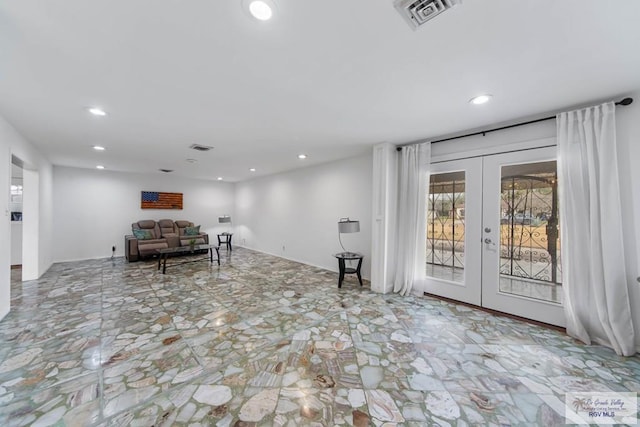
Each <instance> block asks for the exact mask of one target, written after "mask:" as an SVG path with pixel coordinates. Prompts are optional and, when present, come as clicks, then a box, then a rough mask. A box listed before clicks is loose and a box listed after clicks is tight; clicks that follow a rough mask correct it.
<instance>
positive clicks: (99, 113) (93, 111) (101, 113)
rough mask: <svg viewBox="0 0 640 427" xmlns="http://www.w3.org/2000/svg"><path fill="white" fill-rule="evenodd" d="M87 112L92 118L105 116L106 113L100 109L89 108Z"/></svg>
mask: <svg viewBox="0 0 640 427" xmlns="http://www.w3.org/2000/svg"><path fill="white" fill-rule="evenodd" d="M89 112H90V113H91V114H93V115H94V116H106V115H107V113H106V112H105V111H104V110H103V109H102V108H97V107H91V108H89Z"/></svg>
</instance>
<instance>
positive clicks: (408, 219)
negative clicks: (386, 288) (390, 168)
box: [393, 142, 431, 295]
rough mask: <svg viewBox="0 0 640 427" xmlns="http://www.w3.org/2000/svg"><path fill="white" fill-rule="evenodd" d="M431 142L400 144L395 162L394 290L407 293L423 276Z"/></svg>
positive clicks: (402, 293) (403, 293)
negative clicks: (401, 145)
mask: <svg viewBox="0 0 640 427" xmlns="http://www.w3.org/2000/svg"><path fill="white" fill-rule="evenodd" d="M430 162H431V143H428V142H426V143H422V144H417V145H409V146H405V147H402V151H401V152H400V158H399V164H398V193H397V194H398V205H397V222H396V239H395V242H396V247H395V252H396V257H395V271H394V281H393V291H394V292H397V293H399V294H401V295H409V294H410V293H411V291H412V289H413V284H414V282H415V281H416V280H418V279H421V278H423V276H424V275H425V265H424V263H425V239H426V201H427V188H428V186H427V181H428V179H429V164H430Z"/></svg>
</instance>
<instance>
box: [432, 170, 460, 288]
mask: <svg viewBox="0 0 640 427" xmlns="http://www.w3.org/2000/svg"><path fill="white" fill-rule="evenodd" d="M464 196H465V172H464V171H457V172H448V173H438V174H433V175H431V178H430V181H429V199H428V201H427V276H430V277H435V278H438V279H445V280H451V281H453V282H460V283H462V282H464V237H465V234H464V199H465V197H464Z"/></svg>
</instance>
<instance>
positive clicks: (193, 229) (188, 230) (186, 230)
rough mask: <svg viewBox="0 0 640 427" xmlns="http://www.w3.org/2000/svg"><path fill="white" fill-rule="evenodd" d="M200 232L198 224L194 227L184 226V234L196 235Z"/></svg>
mask: <svg viewBox="0 0 640 427" xmlns="http://www.w3.org/2000/svg"><path fill="white" fill-rule="evenodd" d="M199 234H200V226H199V225H198V226H196V227H185V228H184V235H185V236H198V235H199Z"/></svg>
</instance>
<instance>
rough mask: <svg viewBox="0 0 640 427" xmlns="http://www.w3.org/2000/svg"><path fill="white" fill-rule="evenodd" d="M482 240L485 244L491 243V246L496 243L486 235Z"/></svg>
mask: <svg viewBox="0 0 640 427" xmlns="http://www.w3.org/2000/svg"><path fill="white" fill-rule="evenodd" d="M484 242H485V243H486V244H487V245H493V246H495V245H496V244H495V243H493V241H492V240H491V239H490V238H488V237H487V238H486V239H484Z"/></svg>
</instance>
